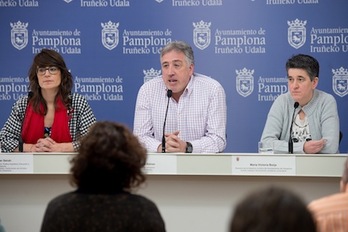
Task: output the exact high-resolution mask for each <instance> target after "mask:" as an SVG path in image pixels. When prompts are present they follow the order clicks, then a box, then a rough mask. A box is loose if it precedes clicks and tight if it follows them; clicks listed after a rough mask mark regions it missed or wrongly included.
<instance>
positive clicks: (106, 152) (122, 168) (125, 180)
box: [71, 121, 147, 193]
mask: <svg viewBox="0 0 348 232" xmlns="http://www.w3.org/2000/svg"><path fill="white" fill-rule="evenodd" d="M146 157H147V152H146V150H145V148H144V147H143V146H142V145H141V144H140V142H139V141H138V139H137V138H136V137H135V136H134V135H133V133H132V132H131V131H130V130H129V129H128V128H127V127H125V126H124V125H121V124H118V123H115V122H107V121H104V122H97V123H95V124H94V125H93V126H92V127H91V128H90V131H89V133H88V134H87V135H86V136H85V137H84V138H83V140H82V141H81V146H80V149H79V152H78V154H77V155H76V156H75V157H74V158H73V159H72V161H71V164H72V167H71V172H72V180H71V181H72V184H73V185H76V186H77V187H78V189H81V190H84V191H89V192H97V193H105V192H106V193H108V192H115V191H131V189H132V188H136V187H138V186H140V185H141V184H142V183H143V182H145V174H144V173H143V167H144V165H145V163H146Z"/></svg>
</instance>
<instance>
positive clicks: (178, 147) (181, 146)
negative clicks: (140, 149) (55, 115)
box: [157, 131, 186, 153]
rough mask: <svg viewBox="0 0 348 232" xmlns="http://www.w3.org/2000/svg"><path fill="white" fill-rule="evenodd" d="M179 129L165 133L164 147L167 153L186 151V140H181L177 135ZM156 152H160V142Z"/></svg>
mask: <svg viewBox="0 0 348 232" xmlns="http://www.w3.org/2000/svg"><path fill="white" fill-rule="evenodd" d="M178 135H179V131H175V132H173V133H167V134H165V140H166V144H165V149H166V152H168V153H175V152H185V151H186V142H185V141H183V140H181V139H180V138H179V137H178ZM157 152H159V153H160V152H162V144H160V145H159V146H158V148H157Z"/></svg>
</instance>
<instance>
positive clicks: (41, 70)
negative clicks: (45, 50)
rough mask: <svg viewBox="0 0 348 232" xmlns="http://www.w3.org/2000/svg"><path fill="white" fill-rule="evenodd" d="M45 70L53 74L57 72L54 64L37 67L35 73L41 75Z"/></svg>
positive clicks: (57, 69)
mask: <svg viewBox="0 0 348 232" xmlns="http://www.w3.org/2000/svg"><path fill="white" fill-rule="evenodd" d="M46 70H48V72H49V73H50V74H52V75H54V74H57V73H58V71H59V68H57V67H55V66H51V67H46V68H37V74H38V75H41V76H43V75H45V74H46Z"/></svg>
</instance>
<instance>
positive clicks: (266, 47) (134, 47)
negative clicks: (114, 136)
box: [0, 0, 348, 153]
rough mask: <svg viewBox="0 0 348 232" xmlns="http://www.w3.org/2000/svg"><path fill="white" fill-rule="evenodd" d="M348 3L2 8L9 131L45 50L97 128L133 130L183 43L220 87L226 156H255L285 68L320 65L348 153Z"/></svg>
mask: <svg viewBox="0 0 348 232" xmlns="http://www.w3.org/2000/svg"><path fill="white" fill-rule="evenodd" d="M347 9H348V1H346V0H335V1H330V0H288V1H282V0H233V1H232V0H79V1H77V0H65V1H64V0H55V1H40V0H0V51H1V52H0V78H1V80H0V104H1V112H0V125H1V126H2V125H3V124H4V122H5V120H6V119H7V117H8V115H9V112H10V110H11V106H12V104H13V103H14V101H16V100H17V99H18V98H19V97H20V96H22V95H23V94H26V93H27V90H28V89H27V88H28V78H27V74H28V69H29V67H30V65H31V62H32V59H33V57H34V55H35V54H36V53H38V52H39V51H40V50H41V49H42V48H51V49H55V50H56V51H58V52H60V53H61V54H62V55H63V57H64V58H65V60H66V63H67V65H68V67H69V69H70V70H71V72H72V74H73V76H74V83H75V85H74V91H76V92H79V93H81V94H82V95H84V96H85V97H86V98H87V99H88V101H89V103H90V104H91V106H92V108H93V110H94V112H95V115H96V117H97V120H112V121H118V122H122V123H125V124H127V125H128V126H129V127H130V128H132V127H133V114H134V106H135V100H136V95H137V91H138V89H139V87H140V86H141V85H142V84H143V83H144V81H146V80H148V79H151V78H154V77H155V76H157V75H158V74H160V73H161V69H160V62H159V52H160V48H162V47H163V46H164V45H165V44H166V43H168V42H170V41H172V40H184V41H186V42H188V43H189V44H191V46H192V47H193V49H194V52H195V61H196V69H195V70H196V71H197V72H199V73H203V74H206V75H208V76H211V77H213V78H215V79H217V80H218V81H219V82H220V83H221V84H222V85H223V86H224V88H225V91H226V94H227V104H228V125H227V134H228V138H227V148H226V150H225V152H256V151H257V142H258V140H259V139H260V136H261V133H262V129H263V126H264V123H265V120H266V117H267V113H268V110H269V108H270V106H271V104H272V102H273V100H274V99H275V98H276V97H277V96H278V95H279V94H281V93H283V92H286V91H287V80H286V72H285V67H284V66H285V62H286V60H287V59H288V58H289V57H290V56H292V55H293V54H297V53H306V54H310V55H312V56H314V57H316V58H317V59H318V60H319V62H320V64H321V70H320V77H319V79H320V81H319V86H318V88H319V89H322V90H324V91H327V92H329V93H331V94H333V95H334V96H335V98H336V100H337V104H338V110H339V114H340V123H341V130H342V132H343V133H344V134H345V136H344V138H343V141H342V142H341V145H340V151H341V152H343V153H346V152H347V151H348V120H347V116H348V115H347V114H348V109H347V99H348V96H347V94H348V87H347V82H348V71H347V69H348V14H347V12H346V10H347Z"/></svg>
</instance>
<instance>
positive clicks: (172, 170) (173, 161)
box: [144, 154, 178, 174]
mask: <svg viewBox="0 0 348 232" xmlns="http://www.w3.org/2000/svg"><path fill="white" fill-rule="evenodd" d="M144 172H145V173H146V174H177V173H178V170H177V158H176V156H175V155H170V154H151V155H148V157H147V161H146V165H145V167H144Z"/></svg>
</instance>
